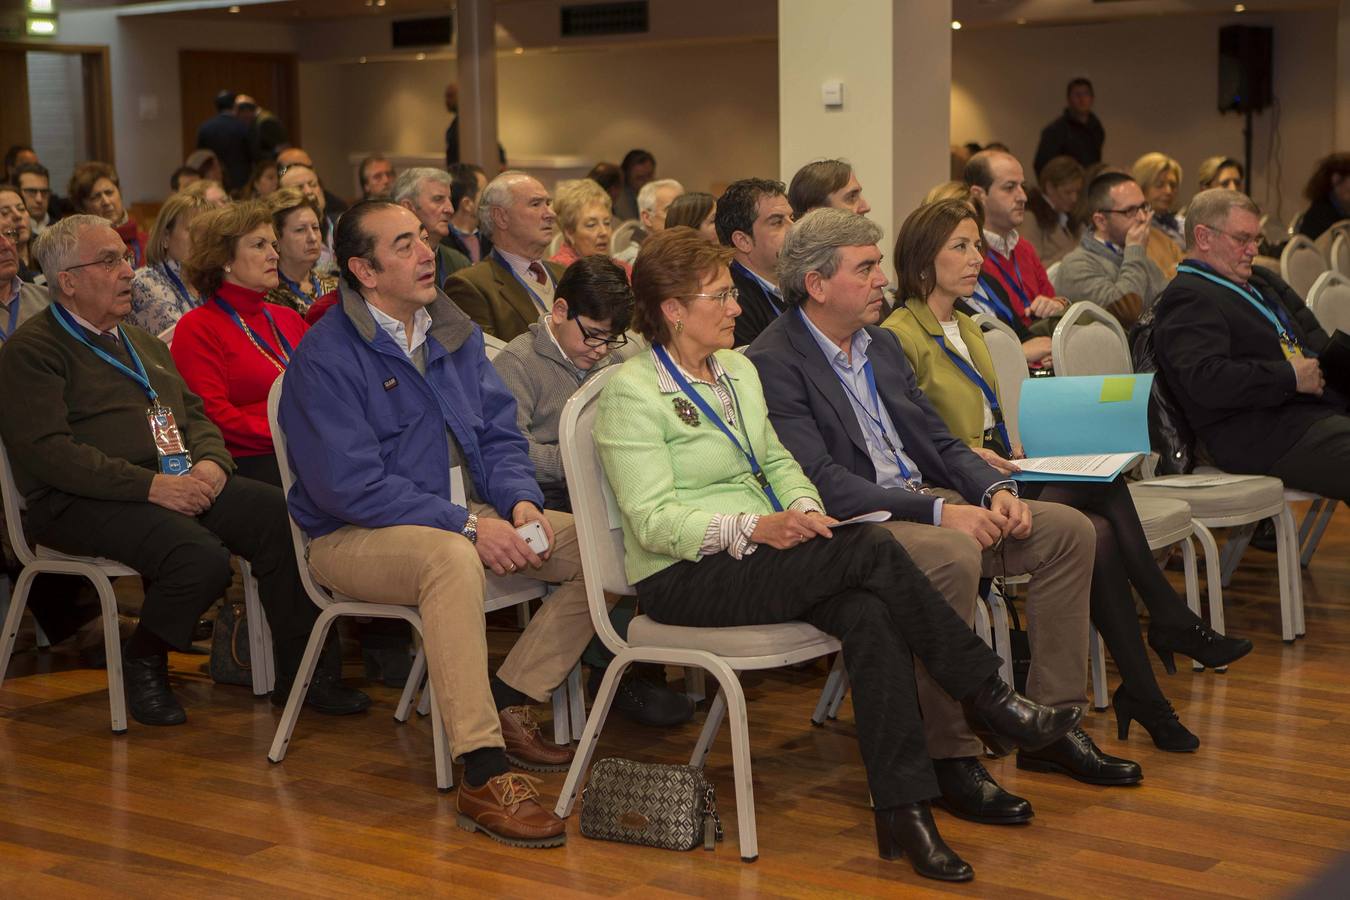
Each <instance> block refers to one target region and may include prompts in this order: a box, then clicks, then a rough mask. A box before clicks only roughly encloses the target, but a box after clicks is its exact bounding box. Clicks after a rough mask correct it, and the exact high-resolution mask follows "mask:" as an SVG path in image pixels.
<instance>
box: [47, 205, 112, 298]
mask: <svg viewBox="0 0 1350 900" xmlns="http://www.w3.org/2000/svg"><path fill="white" fill-rule="evenodd" d="M100 226H103V227H105V228H111V227H112V226H111V225H109V224H108V220H107V219H105V218H103V217H102V216H89V215H84V214H80V215H75V216H66V217H65V218H64V219H59V220H57V221H56V222H54V223H53V224H51V225H48V226H47V227H46V228H45V229H44V230H43V232H42V234H40V235H38V238H37V240H36V241H34V242H33V255H34V256H36V257H37V258H38V264H39V265H41V266H42V271H43V272H45V273H47V281H48V282H49V283H50V284H51V286H52V292H53V293H59V291H60V289H59V288H58V287H57V286H56V285H57V283H56V276H57V275H58V274H59V273H60V272H62V271H64V270H66V269H68V268H70V267H71V266H73V265H75V258H76V257H77V256H78V255H79V252H80V236H81V235H83V234H84V233H85V231H87V230H88V229H90V228H98V227H100Z"/></svg>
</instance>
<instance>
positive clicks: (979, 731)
mask: <svg viewBox="0 0 1350 900" xmlns="http://www.w3.org/2000/svg"><path fill="white" fill-rule="evenodd" d="M961 708H962V709H963V710H964V711H965V714H966V722H967V723H968V724H969V725H970V728H971V730H972V731H974V732H975V736H976V737H978V738H979V739H980V740H982V741H984V743H985V746H987V747H988V748H989V752H991V753H993V754H994V755H995V756H1007V755H1008V754H1009V753H1011V752H1012V751H1013V750H1014V749H1016V748H1018V747H1023V748H1028V749H1038V748H1040V747H1044V746H1046V745H1047V744H1052V743H1054V742H1055V741H1056V740H1058V739H1059V738H1061V737H1063V736H1064V735H1065V734H1067V733H1068V731H1069V729H1070V728H1073V727H1074V726H1075V725H1077V724H1078V722H1079V720H1080V719H1082V718H1083V709H1082V707H1079V706H1069V707H1066V708H1064V709H1055V708H1054V707H1052V706H1042V705H1041V704H1039V703H1036V702H1034V701H1031V700H1028V699H1027V698H1026V697H1023V696H1022V695H1021V694H1019V693H1017V692H1016V691H1014V690H1013V689H1012V687H1011V685H1009V684H1008V683H1007V682H1006V681H1004V680H1003V679H1002V678H999V677H998V676H997V675H990V676H989V677H988V678H987V679H985V681H984V682H983V683H982V684H981V685H980V686H979V687H978V688H976V689H975V692H974V693H972V694H970V695H969V696H967V697H965V698H964V699H963V700H962V701H961Z"/></svg>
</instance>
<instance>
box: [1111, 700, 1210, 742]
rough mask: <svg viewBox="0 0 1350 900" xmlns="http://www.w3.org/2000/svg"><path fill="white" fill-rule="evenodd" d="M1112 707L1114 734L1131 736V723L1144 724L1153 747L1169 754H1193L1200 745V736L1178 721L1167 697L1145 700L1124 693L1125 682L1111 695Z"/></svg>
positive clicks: (1123, 737)
mask: <svg viewBox="0 0 1350 900" xmlns="http://www.w3.org/2000/svg"><path fill="white" fill-rule="evenodd" d="M1111 708H1112V709H1114V710H1115V711H1116V737H1117V738H1119V739H1120V740H1122V741H1123V740H1125V739H1126V738H1128V737H1129V736H1130V722H1131V721H1134V722H1138V723H1139V724H1140V725H1143V726H1144V730H1145V731H1147V732H1148V736H1149V737H1151V738H1153V746H1155V747H1157V748H1158V749H1159V750H1166V751H1167V752H1168V753H1194V752H1195V751H1196V750H1198V749H1199V748H1200V739H1199V738H1198V737H1196V736H1195V735H1194V734H1191V732H1190V731H1189V730H1188V729H1187V728H1186V726H1185V725H1182V724H1181V719H1180V718H1178V717H1177V713H1176V710H1174V709H1172V704H1171V703H1169V702H1167V701H1166V700H1162V701H1159V702H1156V703H1144V702H1142V701H1139V700H1136V699H1135V698H1134V697H1133V696H1131V695H1130V694H1127V693H1126V692H1125V685H1123V684H1122V685H1121V686H1120V687H1118V688H1116V692H1115V693H1114V694H1112V695H1111Z"/></svg>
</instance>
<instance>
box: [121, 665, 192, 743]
mask: <svg viewBox="0 0 1350 900" xmlns="http://www.w3.org/2000/svg"><path fill="white" fill-rule="evenodd" d="M122 681H123V683H124V684H125V685H126V689H127V711H128V712H130V713H131V717H132V718H133V719H135V720H136V721H137V722H140V723H141V724H142V725H182V724H183V723H184V722H186V721H187V713H185V712H183V707H182V706H181V705H179V703H178V698H177V697H175V696H174V695H173V691H172V690H171V689H170V688H169V656H168V654H167V653H160V654H157V655H155V656H141V657H135V658H128V657H125V656H124V657H122Z"/></svg>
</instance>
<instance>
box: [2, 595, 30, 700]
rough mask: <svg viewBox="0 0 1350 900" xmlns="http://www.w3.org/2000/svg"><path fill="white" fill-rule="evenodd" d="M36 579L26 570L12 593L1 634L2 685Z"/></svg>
mask: <svg viewBox="0 0 1350 900" xmlns="http://www.w3.org/2000/svg"><path fill="white" fill-rule="evenodd" d="M34 577H35V576H34V575H33V573H31V572H30V571H29V570H28V569H24V570H23V571H22V572H20V573H19V577H18V579H17V580H16V581H15V582H14V588H13V590H12V591H11V592H10V596H9V609H8V611H7V612H6V613H5V630H4V633H2V634H0V685H3V684H4V683H5V672H7V671H9V658H10V657H11V656H12V655H13V654H14V642H15V641H16V640H17V639H18V637H19V623H20V622H22V621H23V610H24V607H26V606H27V605H28V589H29V588H30V587H31V586H32V584H33V578H34Z"/></svg>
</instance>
